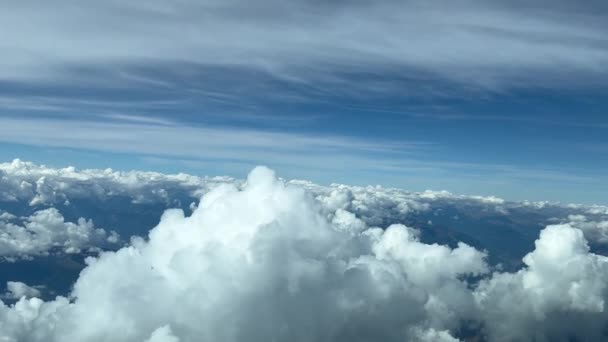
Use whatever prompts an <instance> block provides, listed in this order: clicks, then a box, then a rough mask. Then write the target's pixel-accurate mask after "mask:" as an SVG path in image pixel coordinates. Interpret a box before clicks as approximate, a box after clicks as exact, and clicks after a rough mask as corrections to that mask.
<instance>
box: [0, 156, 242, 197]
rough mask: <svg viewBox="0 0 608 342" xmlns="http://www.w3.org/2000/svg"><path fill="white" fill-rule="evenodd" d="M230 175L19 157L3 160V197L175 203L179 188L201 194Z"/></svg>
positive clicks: (0, 173) (0, 166)
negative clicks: (86, 166) (90, 166)
mask: <svg viewBox="0 0 608 342" xmlns="http://www.w3.org/2000/svg"><path fill="white" fill-rule="evenodd" d="M225 182H236V181H235V180H233V179H231V178H229V177H214V178H211V177H196V176H191V175H186V174H181V173H180V174H176V175H165V174H162V173H157V172H142V171H130V172H120V171H113V170H111V169H105V170H77V169H76V168H74V167H66V168H50V167H46V166H44V165H37V164H34V163H31V162H24V161H21V160H19V159H15V160H13V161H12V162H11V163H1V164H0V201H28V202H29V203H30V205H31V206H37V205H53V204H57V203H65V204H69V202H70V200H74V199H83V198H86V199H91V198H93V199H99V200H104V199H108V198H111V197H118V196H126V197H129V198H130V199H131V201H132V202H134V203H140V202H164V203H167V204H171V205H175V202H176V196H175V195H176V192H178V193H185V194H189V195H191V196H194V197H200V195H202V194H203V193H204V192H206V191H208V189H209V188H211V187H213V186H215V184H217V183H225Z"/></svg>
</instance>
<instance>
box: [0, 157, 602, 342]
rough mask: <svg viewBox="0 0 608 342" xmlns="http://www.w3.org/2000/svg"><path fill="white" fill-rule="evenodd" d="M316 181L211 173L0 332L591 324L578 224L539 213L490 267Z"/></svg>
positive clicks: (597, 292) (130, 334)
mask: <svg viewBox="0 0 608 342" xmlns="http://www.w3.org/2000/svg"><path fill="white" fill-rule="evenodd" d="M303 188H306V189H308V190H304V189H303ZM314 188H315V186H314V185H312V184H308V185H306V184H304V183H301V182H300V184H299V185H296V184H288V183H286V182H284V181H281V180H277V179H276V177H275V176H274V174H273V172H272V171H270V170H269V169H266V168H256V169H254V170H253V171H252V172H251V174H250V175H249V177H248V179H247V181H246V182H245V183H244V184H243V185H242V186H238V185H234V184H228V183H227V184H224V185H220V186H217V187H215V188H214V189H213V190H211V191H209V192H207V193H206V194H205V195H204V196H203V198H202V200H201V202H200V204H199V205H198V207H197V208H196V209H195V210H194V212H193V213H192V215H190V216H185V215H184V213H183V211H181V210H168V211H166V212H165V214H164V215H163V216H162V218H161V221H160V223H159V224H158V225H157V226H156V227H155V228H154V229H152V230H151V231H150V233H149V236H148V238H147V239H134V240H133V241H132V243H131V245H130V246H129V247H125V248H122V249H120V250H118V251H116V252H107V253H103V254H102V255H100V256H99V257H98V258H90V259H89V261H88V267H87V268H86V269H85V270H84V271H83V272H82V273H81V275H80V277H79V279H78V280H77V282H76V283H75V285H74V290H73V292H72V293H71V295H70V296H69V298H64V297H58V298H57V299H55V300H51V301H47V302H44V301H42V300H40V299H37V298H31V299H27V298H26V297H24V298H22V299H21V300H19V301H18V302H17V303H16V304H14V305H11V306H7V305H1V306H0V332H1V333H0V334H1V335H2V337H3V339H4V340H5V341H26V342H34V341H108V340H111V341H151V342H152V341H153V342H158V341H165V342H168V341H171V342H176V341H201V340H203V341H242V340H244V339H246V340H249V341H269V340H293V341H403V340H411V341H457V340H459V339H464V338H466V337H468V336H470V335H471V334H473V335H475V336H485V338H487V339H488V340H489V341H533V340H534V341H562V340H563V341H566V340H568V338H577V339H579V340H600V339H601V338H602V333H603V331H604V330H605V327H606V324H607V322H606V314H605V310H606V309H605V307H604V306H605V300H606V298H607V295H608V292H607V288H606V284H608V281H607V280H608V266H607V265H608V258H606V257H604V256H600V255H597V254H594V253H592V252H591V251H590V249H589V247H588V245H587V241H586V239H585V237H584V234H583V232H582V231H581V230H579V229H577V228H574V227H572V226H571V225H569V224H561V225H550V226H548V227H547V228H545V229H544V230H542V232H541V233H540V236H539V237H538V239H537V240H536V244H535V249H534V250H533V251H532V252H530V253H529V254H528V255H526V256H525V257H524V259H523V262H524V267H523V268H522V269H521V270H519V271H517V272H513V273H509V272H499V271H496V270H493V269H492V267H491V266H489V265H488V263H487V253H486V252H484V251H480V250H478V249H476V248H473V247H471V246H469V245H467V244H464V243H459V244H457V245H456V246H454V247H448V246H445V245H440V244H426V243H423V242H421V241H420V233H421V232H420V231H418V230H416V229H413V228H410V227H407V226H405V225H401V224H392V225H390V226H388V227H383V228H384V229H382V228H375V227H373V225H368V224H367V223H366V222H365V221H364V220H362V219H361V218H360V217H364V216H359V215H357V214H354V213H353V212H351V211H349V209H350V208H349V206H348V205H347V206H346V207H345V208H342V207H343V205H342V204H341V203H349V204H352V203H355V201H354V200H353V199H352V198H353V197H355V198H356V197H357V195H353V194H356V193H358V192H357V191H354V192H351V194H350V195H345V196H346V197H344V196H342V195H341V194H342V192H339V193H334V195H330V196H325V197H324V196H322V195H320V194H315V193H314V190H313V189H314ZM368 190H369V191H371V190H372V189H371V188H370V189H368ZM444 195H445V194H444ZM332 196H333V198H332ZM349 196H352V197H350V198H351V199H349ZM426 196H427V197H428V194H427V195H426ZM359 197H360V195H359ZM454 197H456V196H454ZM344 198H345V199H344ZM387 198H389V196H387ZM486 202H488V203H495V202H497V201H496V200H495V199H491V200H490V199H487V200H486ZM498 202H500V201H498ZM332 203H333V204H334V207H338V208H337V209H335V210H333V209H328V208H329V207H330V206H331V205H332ZM335 203H338V205H335ZM384 205H386V203H385V204H384ZM359 210H360V212H364V211H361V208H359ZM368 217H373V216H368ZM475 279H480V281H475ZM564 322H568V324H564Z"/></svg>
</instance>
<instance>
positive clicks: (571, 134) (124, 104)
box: [0, 0, 608, 204]
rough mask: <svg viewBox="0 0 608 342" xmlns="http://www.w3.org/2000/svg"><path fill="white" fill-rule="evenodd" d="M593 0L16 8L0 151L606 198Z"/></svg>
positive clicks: (0, 101)
mask: <svg viewBox="0 0 608 342" xmlns="http://www.w3.org/2000/svg"><path fill="white" fill-rule="evenodd" d="M607 14H608V12H607V6H606V5H605V4H604V3H602V2H596V1H586V2H577V3H576V5H575V4H574V3H573V2H571V1H551V2H547V1H535V2H519V1H513V2H509V4H508V5H507V4H505V3H499V2H488V1H484V2H481V1H466V2H447V1H437V2H418V1H390V0H387V1H378V2H373V3H368V2H360V1H355V2H343V1H336V2H318V1H313V0H306V1H305V0H298V1H291V2H279V1H272V0H269V1H261V2H256V3H255V4H251V3H250V2H245V1H241V0H234V1H224V2H219V1H212V0H206V1H196V2H194V1H189V0H184V1H180V2H176V3H173V4H166V3H164V2H161V1H146V2H143V1H141V2H140V1H132V2H129V3H123V2H113V1H107V2H92V1H91V2H87V1H69V0H64V1H60V2H58V3H57V4H54V5H52V6H51V5H50V4H36V5H33V4H32V3H29V2H19V3H14V4H9V5H7V8H6V10H5V11H3V13H2V14H0V32H3V33H0V49H1V50H2V51H3V56H4V57H3V59H2V62H0V158H1V159H2V160H11V159H13V158H21V159H24V160H31V161H34V162H41V163H46V164H49V165H52V166H64V165H68V164H69V165H75V166H78V167H102V168H105V167H112V168H114V169H152V170H159V171H166V172H179V171H185V172H190V173H195V174H210V175H223V174H228V175H233V176H238V177H243V176H244V175H245V174H246V172H247V171H248V170H249V169H250V168H251V167H253V166H255V165H257V164H265V165H268V166H271V167H273V168H275V169H277V170H278V171H279V172H280V174H281V175H282V176H284V177H287V178H303V179H310V180H313V181H316V182H320V183H331V182H342V183H350V184H382V185H385V186H396V187H402V188H406V189H411V190H425V189H434V190H443V189H445V190H449V191H452V192H455V193H464V194H480V195H498V196H502V197H505V198H508V199H517V200H521V199H531V200H554V201H557V200H559V201H564V202H579V203H599V204H606V203H607V201H608V199H607V197H606V195H605V194H606V193H608V176H606V172H605V170H606V167H607V166H608V157H607V156H608V139H607V138H606V136H607V132H608V116H607V113H606V111H607V108H608V100H606V99H607V98H608V97H607V95H608V81H606V79H608V78H607V76H608V69H607V68H606V67H605V65H608V64H606V63H607V62H608V39H606V37H605V32H606V30H607V29H608V24H607V23H608V20H605V19H606V18H607V17H608V16H607ZM9 32H10V33H9Z"/></svg>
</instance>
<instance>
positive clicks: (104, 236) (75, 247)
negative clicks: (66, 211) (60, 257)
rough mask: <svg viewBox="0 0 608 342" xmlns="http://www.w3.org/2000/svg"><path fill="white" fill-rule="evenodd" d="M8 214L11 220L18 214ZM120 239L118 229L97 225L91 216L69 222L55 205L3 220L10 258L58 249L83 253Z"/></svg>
mask: <svg viewBox="0 0 608 342" xmlns="http://www.w3.org/2000/svg"><path fill="white" fill-rule="evenodd" d="M5 216H6V217H7V218H8V219H9V220H15V218H16V217H15V216H14V215H10V216H8V215H5ZM119 239H120V238H119V236H118V234H117V233H116V232H114V231H111V232H106V231H105V230H104V229H101V228H95V226H94V224H93V221H91V220H86V219H84V218H80V219H78V221H77V222H66V221H65V219H64V217H63V216H62V215H61V213H59V211H58V210H57V209H55V208H49V209H44V210H39V211H36V212H35V213H33V214H32V215H31V216H29V217H26V218H24V219H23V222H22V223H14V222H10V221H4V220H0V257H4V258H8V259H14V258H27V257H30V256H33V255H44V254H48V253H50V252H52V251H53V250H54V249H56V250H59V251H61V252H65V253H79V252H81V251H82V250H89V249H97V248H99V247H104V246H108V245H111V244H116V243H118V242H119Z"/></svg>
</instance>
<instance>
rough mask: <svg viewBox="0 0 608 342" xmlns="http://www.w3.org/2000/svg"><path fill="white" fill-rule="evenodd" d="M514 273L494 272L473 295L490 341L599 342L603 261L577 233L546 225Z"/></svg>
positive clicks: (607, 275) (607, 277)
mask: <svg viewBox="0 0 608 342" xmlns="http://www.w3.org/2000/svg"><path fill="white" fill-rule="evenodd" d="M523 261H524V263H525V265H526V267H525V268H524V269H522V270H520V271H519V272H517V273H496V274H494V275H493V276H492V278H490V279H486V280H483V281H482V283H481V284H480V286H479V288H477V289H476V291H475V296H476V300H477V302H478V304H479V306H480V308H481V311H482V312H483V315H484V316H485V321H484V324H485V329H486V332H487V333H488V335H489V337H490V339H491V340H492V341H527V340H534V341H569V340H572V339H574V338H575V339H576V340H579V341H600V340H604V339H605V337H606V336H605V335H604V334H605V333H604V331H605V328H606V324H607V322H608V321H607V319H606V317H607V316H606V307H605V304H606V299H607V298H608V297H607V296H608V291H607V290H608V286H607V284H608V258H607V257H604V256H600V255H596V254H592V253H590V252H589V247H588V245H587V241H586V240H585V238H584V236H583V233H582V231H581V230H579V229H576V228H573V227H571V226H570V225H552V226H548V227H547V228H546V229H544V230H543V231H542V232H541V234H540V238H539V239H538V240H537V241H536V249H535V250H534V251H533V252H531V253H529V254H528V255H527V256H526V257H525V258H524V259H523Z"/></svg>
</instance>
